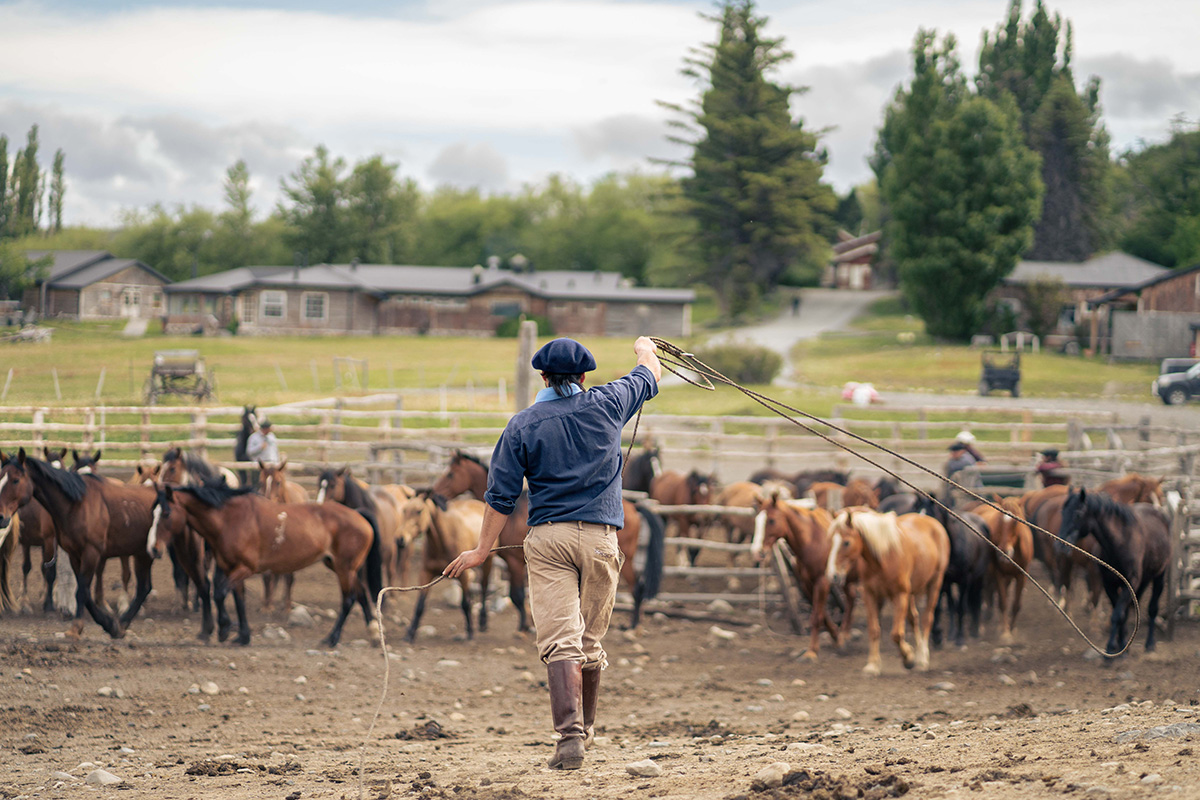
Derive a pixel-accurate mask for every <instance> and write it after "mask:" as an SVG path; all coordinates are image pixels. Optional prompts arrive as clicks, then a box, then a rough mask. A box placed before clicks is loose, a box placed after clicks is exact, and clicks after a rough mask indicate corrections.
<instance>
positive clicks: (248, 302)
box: [241, 294, 258, 324]
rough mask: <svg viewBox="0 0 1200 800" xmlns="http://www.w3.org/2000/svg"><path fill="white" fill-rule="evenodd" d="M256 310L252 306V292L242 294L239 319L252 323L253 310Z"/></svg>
mask: <svg viewBox="0 0 1200 800" xmlns="http://www.w3.org/2000/svg"><path fill="white" fill-rule="evenodd" d="M257 310H258V309H257V308H255V307H254V295H252V294H244V295H242V319H241V321H242V322H249V323H250V324H254V316H255V314H254V312H256V311H257Z"/></svg>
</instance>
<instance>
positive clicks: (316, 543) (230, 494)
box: [154, 481, 378, 647]
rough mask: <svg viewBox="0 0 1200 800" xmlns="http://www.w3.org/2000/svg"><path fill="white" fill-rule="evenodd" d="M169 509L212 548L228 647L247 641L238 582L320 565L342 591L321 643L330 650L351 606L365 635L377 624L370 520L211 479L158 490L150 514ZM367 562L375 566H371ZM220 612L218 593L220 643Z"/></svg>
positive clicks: (165, 540) (161, 542) (159, 541)
mask: <svg viewBox="0 0 1200 800" xmlns="http://www.w3.org/2000/svg"><path fill="white" fill-rule="evenodd" d="M171 504H174V505H176V506H177V507H178V509H179V510H181V511H182V512H183V513H184V514H186V515H187V521H188V524H189V525H190V526H191V527H192V528H193V529H194V530H195V531H196V532H197V533H199V534H200V536H201V537H202V538H203V539H204V541H205V542H207V543H208V545H209V546H210V547H211V548H212V551H213V555H214V556H215V557H216V560H217V565H218V566H219V567H220V568H221V569H222V570H224V572H225V574H226V575H227V576H228V582H229V584H230V585H231V586H232V588H233V598H234V604H235V606H236V607H237V614H238V635H237V638H236V639H235V640H234V641H235V643H237V644H241V645H245V644H249V643H250V625H249V624H248V623H247V621H246V602H245V581H246V578H248V577H250V576H251V575H254V574H257V573H260V572H265V571H267V570H270V571H271V572H273V573H275V574H276V575H286V574H288V573H290V572H296V571H298V570H301V569H304V568H305V567H307V566H309V565H310V564H315V563H316V562H318V561H322V560H323V561H324V562H325V564H326V566H328V567H329V568H330V569H332V570H333V572H334V573H335V574H336V575H337V580H338V587H339V588H340V589H341V591H342V607H341V610H340V613H339V614H338V618H337V621H336V622H334V625H333V630H331V631H330V632H329V635H328V636H326V637H325V638H324V639H323V640H322V643H323V644H326V645H328V646H330V647H336V646H337V643H338V641H339V640H340V639H341V635H342V626H343V625H344V624H345V623H346V617H347V616H349V614H350V610H351V609H352V608H353V607H354V603H355V601H357V602H358V604H359V605H360V606H362V611H363V618H364V619H365V620H366V623H367V630H368V631H370V632H371V633H372V634H375V633H376V631H377V626H378V622H377V621H376V619H375V612H374V609H373V608H372V606H371V602H370V600H369V598H368V597H367V591H366V585H365V578H364V575H363V568H364V565H367V562H368V558H367V556H368V553H370V552H371V551H372V550H374V549H375V543H376V541H377V540H378V537H377V535H376V533H375V523H374V521H373V520H371V519H369V518H368V517H366V516H364V515H362V514H359V513H358V512H357V511H354V510H352V509H349V508H346V507H345V506H341V505H338V504H336V503H328V504H324V503H301V504H295V503H276V502H274V501H272V500H268V499H267V498H265V497H263V496H262V495H259V494H255V493H254V490H253V489H250V488H243V489H231V488H230V487H229V486H227V485H225V483H224V482H217V481H213V482H211V483H208V484H205V485H204V486H177V487H172V486H171V485H170V484H162V485H161V486H160V488H159V490H158V493H157V497H156V498H155V501H154V508H155V509H156V510H158V511H159V512H160V514H161V516H162V517H164V518H165V517H167V516H168V515H169V514H168V510H167V509H166V506H167V505H171ZM161 533H162V532H161V531H159V534H160V535H159V536H158V537H157V538H156V541H155V547H156V554H159V553H161V552H162V550H163V549H165V547H166V545H168V544H170V540H169V537H167V536H162V535H161ZM375 564H376V568H377V567H378V561H377V560H376V562H375ZM224 608H225V597H224V594H220V595H218V597H217V611H218V614H219V615H220V616H219V618H218V624H219V626H220V627H219V629H218V631H217V637H218V638H219V639H220V640H221V641H224V640H225V639H226V638H227V637H228V635H229V628H230V626H229V624H228V621H227V620H228V618H227V617H226V616H225V614H224Z"/></svg>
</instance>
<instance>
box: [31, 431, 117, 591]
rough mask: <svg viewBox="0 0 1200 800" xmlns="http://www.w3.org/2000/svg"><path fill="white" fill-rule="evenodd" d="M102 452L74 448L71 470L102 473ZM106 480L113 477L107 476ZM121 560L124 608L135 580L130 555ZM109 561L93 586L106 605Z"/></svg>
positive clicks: (53, 464)
mask: <svg viewBox="0 0 1200 800" xmlns="http://www.w3.org/2000/svg"><path fill="white" fill-rule="evenodd" d="M102 452H103V451H101V450H97V451H95V452H94V453H89V452H86V451H85V452H84V453H82V454H80V452H79V451H78V450H72V451H71V458H72V460H73V462H74V463H73V464H72V466H71V471H72V472H77V473H79V474H80V475H99V474H100V473H98V472H97V471H96V465H97V464H99V463H100V456H101V454H102ZM61 464H62V462H61V461H60V462H58V463H54V462H51V466H55V467H58V468H59V469H61ZM106 480H113V479H112V478H107V479H106ZM126 483H131V481H126ZM120 562H121V584H120V585H121V591H122V595H121V597H120V599H119V600H118V601H117V608H118V609H124V608H126V607H128V604H129V594H130V593H129V584H130V583H131V582H132V581H133V567H132V566H131V565H130V560H129V556H121V557H120ZM107 563H108V559H104V560H103V561H101V562H100V567H99V569H97V570H96V584H95V586H93V587H92V597H94V598H95V600H96V604H97V605H100V606H102V605H104V568H105V566H106V565H107Z"/></svg>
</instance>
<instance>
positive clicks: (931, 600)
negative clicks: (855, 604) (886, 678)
mask: <svg viewBox="0 0 1200 800" xmlns="http://www.w3.org/2000/svg"><path fill="white" fill-rule="evenodd" d="M829 533H830V535H831V536H832V538H833V542H832V544H831V545H830V551H829V562H828V565H827V567H826V573H827V575H828V576H829V578H830V580H832V579H834V578H835V577H838V576H845V575H846V574H847V573H848V572H849V571H850V569H852V568H853V567H854V566H855V565H857V566H858V567H859V570H860V572H859V578H860V585H861V586H862V591H863V599H864V601H865V603H866V606H867V636H868V639H869V641H870V654H869V655H868V657H867V665H866V666H865V667H864V668H863V672H865V673H867V674H868V675H878V674H879V672H880V669H881V661H880V657H879V638H880V633H881V629H880V624H879V611H880V606H881V605H882V602H883V600H884V599H888V600H890V601H891V603H892V641H893V642H895V643H896V646H897V647H899V648H900V656H901V658H902V659H903V661H904V666H905V668H907V669H912V668H913V667H916V668H917V669H918V670H922V671H924V670H927V669H929V634H930V631H931V630H932V628H933V617H934V612H935V610H936V607H937V603H938V597H939V596H940V595H941V591H942V576H943V575H944V574H945V572H946V565H947V564H948V563H949V561H950V537H949V535H947V533H946V529H945V528H943V527H942V525H941V523H939V522H938V521H937V520H935V519H933V518H932V517H928V516H925V515H923V514H905V515H904V516H902V517H897V516H896V515H894V514H879V513H876V512H875V511H872V510H871V509H869V508H863V507H861V506H860V507H856V508H846V509H843V510H842V511H841V512H839V513H838V515H837V516H836V517H835V518H834V520H833V523H832V524H831V525H830V527H829ZM860 559H861V563H860ZM922 596H923V597H924V598H925V608H924V609H923V610H922V611H921V612H920V618H919V619H918V612H917V602H916V601H917V598H919V597H922ZM909 617H911V619H912V625H913V633H914V635H915V637H916V649H915V651H914V648H913V647H911V646H910V645H909V644H908V642H907V641H905V638H904V623H905V619H906V618H909Z"/></svg>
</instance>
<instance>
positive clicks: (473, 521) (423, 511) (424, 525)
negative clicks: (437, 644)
mask: <svg viewBox="0 0 1200 800" xmlns="http://www.w3.org/2000/svg"><path fill="white" fill-rule="evenodd" d="M484 508H485V506H484V504H483V501H482V500H455V501H454V502H453V504H450V503H447V501H446V498H445V497H443V496H442V495H439V494H434V493H433V492H431V491H427V492H418V493H417V494H416V496H415V497H413V498H412V499H411V500H409V501H408V502H407V503H405V504H404V506H403V507H402V508H401V509H400V526H401V529H402V530H403V531H404V535H405V536H406V537H407V538H408V539H409V540H410V541H411V540H413V539H416V538H417V537H418V536H424V537H425V553H424V560H423V561H422V563H421V577H420V582H421V584H426V583H429V582H430V581H432V580H433V579H434V578H435V577H437V576H438V575H441V574H442V570H444V569H445V568H446V567H447V565H449V564H450V562H451V561H453V560H454V559H455V558H457V557H458V554H459V553H462V552H463V551H465V550H473V549H475V547H476V546H477V545H478V544H479V532H480V530H482V528H483V513H484ZM478 569H479V587H480V594H479V596H480V598H481V602H480V605H481V606H486V605H487V588H488V580H489V578H490V577H491V574H492V559H490V558H488V559H485V560H484V562H483V563H482V564H480V565H479V567H478ZM470 573H471V570H466V571H464V572H463V573H462V574H461V575H459V576H458V578H457V580H458V584H459V586H460V587H462V599H461V606H462V612H463V617H464V618H465V619H466V625H467V638H468V639H472V638H474V636H475V628H474V626H473V625H472V621H471V574H470ZM428 594H429V587H426V588H424V589H422V590H421V593H420V594H419V595H418V596H417V605H416V607H415V608H414V609H413V615H412V621H411V622H410V623H409V625H408V631H406V632H405V634H404V641H406V642H409V643H410V644H411V643H412V642H413V640H415V639H416V638H417V629H418V628H419V627H420V625H421V617H422V616H423V615H424V614H425V598H426V597H427V596H428ZM481 614H482V612H481ZM482 628H483V617H482V616H481V618H480V629H482Z"/></svg>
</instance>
